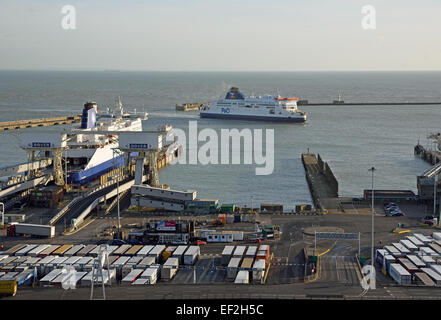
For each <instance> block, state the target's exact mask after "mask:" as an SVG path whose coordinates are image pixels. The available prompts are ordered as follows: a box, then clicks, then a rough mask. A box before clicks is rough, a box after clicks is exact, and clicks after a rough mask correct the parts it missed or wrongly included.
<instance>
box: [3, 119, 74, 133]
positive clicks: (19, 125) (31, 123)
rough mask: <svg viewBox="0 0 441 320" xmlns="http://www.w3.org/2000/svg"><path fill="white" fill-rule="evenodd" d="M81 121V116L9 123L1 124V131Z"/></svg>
mask: <svg viewBox="0 0 441 320" xmlns="http://www.w3.org/2000/svg"><path fill="white" fill-rule="evenodd" d="M80 121H81V115H75V116H66V117H55V118H40V119H31V120H18V121H8V122H0V131H6V130H16V129H24V128H33V127H47V126H56V125H60V124H67V123H74V122H80Z"/></svg>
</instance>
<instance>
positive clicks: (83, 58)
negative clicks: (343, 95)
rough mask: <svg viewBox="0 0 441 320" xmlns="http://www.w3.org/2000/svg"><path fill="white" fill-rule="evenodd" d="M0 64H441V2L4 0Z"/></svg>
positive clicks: (284, 67) (204, 67) (228, 67)
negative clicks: (66, 24) (371, 22)
mask: <svg viewBox="0 0 441 320" xmlns="http://www.w3.org/2000/svg"><path fill="white" fill-rule="evenodd" d="M68 4H69V5H73V6H74V7H75V9H76V30H63V29H62V27H61V21H62V19H63V14H62V13H61V8H62V7H63V6H64V5H68ZM365 5H373V6H374V7H375V9H376V23H377V25H376V30H364V29H363V28H362V26H361V20H362V19H363V17H364V15H363V14H362V13H361V8H362V7H363V6H365ZM0 69H3V70H4V69H20V70H34V69H35V70H103V69H119V70H134V71H135V70H139V71H142V70H178V71H181V70H182V71H193V70H194V71H211V70H213V71H232V70H237V71H266V70H275V71H304V70H441V1H440V0H420V1H411V0H387V1H384V0H383V1H381V0H372V1H367V0H366V1H359V0H334V1H332V0H313V1H306V0H305V1H303V0H290V1H288V0H266V1H262V0H156V1H151V0H144V1H142V0H125V1H122V0H121V1H116V0H87V1H86V0H83V1H76V0H72V1H58V0H39V1H31V0H14V1H10V0H9V1H5V0H0Z"/></svg>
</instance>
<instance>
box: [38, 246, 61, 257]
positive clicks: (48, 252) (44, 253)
mask: <svg viewBox="0 0 441 320" xmlns="http://www.w3.org/2000/svg"><path fill="white" fill-rule="evenodd" d="M59 247H61V245H58V244H51V245H50V246H49V247H47V248H46V249H44V250H43V251H41V252H40V253H39V254H38V256H39V257H41V258H44V257H47V256H49V255H52V252H54V251H55V250H57V249H58V248H59Z"/></svg>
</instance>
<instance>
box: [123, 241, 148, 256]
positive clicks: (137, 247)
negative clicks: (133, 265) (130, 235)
mask: <svg viewBox="0 0 441 320" xmlns="http://www.w3.org/2000/svg"><path fill="white" fill-rule="evenodd" d="M142 247H144V246H143V245H140V244H135V245H134V246H133V247H131V248H130V249H129V250H127V251H126V252H124V255H125V256H133V255H135V254H137V252H138V251H139V250H141V249H142Z"/></svg>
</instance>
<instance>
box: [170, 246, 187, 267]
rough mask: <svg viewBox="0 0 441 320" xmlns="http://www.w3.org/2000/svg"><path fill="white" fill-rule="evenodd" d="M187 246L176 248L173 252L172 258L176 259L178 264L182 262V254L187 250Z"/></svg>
mask: <svg viewBox="0 0 441 320" xmlns="http://www.w3.org/2000/svg"><path fill="white" fill-rule="evenodd" d="M187 248H188V246H178V247H177V248H176V250H175V251H173V254H172V257H174V258H178V259H179V263H183V262H184V253H185V251H186V250H187Z"/></svg>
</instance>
